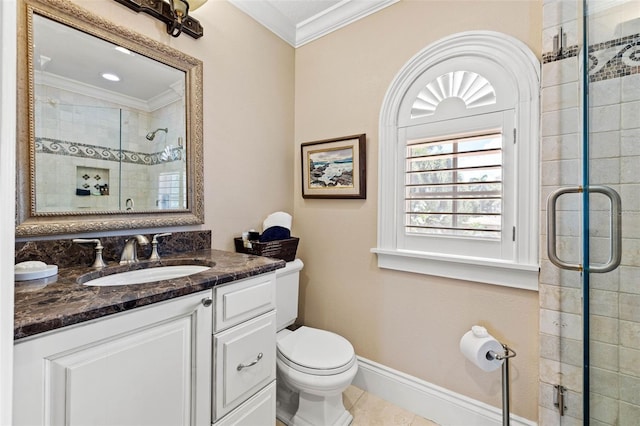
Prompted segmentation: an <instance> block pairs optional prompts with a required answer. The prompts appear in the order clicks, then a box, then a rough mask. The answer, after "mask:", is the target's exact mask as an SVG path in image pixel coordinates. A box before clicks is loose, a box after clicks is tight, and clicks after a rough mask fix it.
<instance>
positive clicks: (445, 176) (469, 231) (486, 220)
mask: <svg viewBox="0 0 640 426" xmlns="http://www.w3.org/2000/svg"><path fill="white" fill-rule="evenodd" d="M406 145H407V148H406V151H407V159H406V164H405V176H406V178H405V191H404V192H405V232H406V233H407V234H416V235H451V236H460V237H464V236H466V237H477V238H486V239H490V240H497V239H500V237H501V233H502V220H501V216H502V132H501V129H496V130H493V131H488V132H487V133H481V134H477V135H466V136H458V137H451V138H444V139H439V138H437V139H418V140H410V141H407V142H406Z"/></svg>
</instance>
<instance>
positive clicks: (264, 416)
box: [215, 382, 276, 426]
mask: <svg viewBox="0 0 640 426" xmlns="http://www.w3.org/2000/svg"><path fill="white" fill-rule="evenodd" d="M275 423H276V382H272V383H271V384H270V385H268V386H267V387H266V388H264V389H262V390H261V391H260V392H258V393H257V394H255V395H254V396H252V397H251V398H249V400H248V401H246V402H245V403H244V404H242V405H241V406H240V407H238V408H237V409H236V410H234V411H232V412H231V413H229V414H228V415H226V416H225V417H224V418H223V419H222V420H220V421H219V422H218V423H215V426H256V425H260V426H269V425H274V424H275Z"/></svg>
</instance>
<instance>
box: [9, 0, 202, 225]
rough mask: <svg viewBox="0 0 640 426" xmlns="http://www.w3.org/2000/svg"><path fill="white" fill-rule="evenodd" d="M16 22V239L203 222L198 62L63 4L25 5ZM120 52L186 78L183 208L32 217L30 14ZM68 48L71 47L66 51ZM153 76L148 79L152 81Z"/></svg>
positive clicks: (61, 0) (40, 1) (41, 0)
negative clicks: (111, 44) (68, 28)
mask: <svg viewBox="0 0 640 426" xmlns="http://www.w3.org/2000/svg"><path fill="white" fill-rule="evenodd" d="M18 4H19V8H20V9H19V11H18V12H19V15H18V16H19V21H18V98H17V103H18V111H17V112H18V114H17V115H18V123H17V124H18V128H17V132H18V133H17V134H18V141H17V146H18V149H17V162H18V164H17V180H16V236H17V237H29V236H43V235H56V234H73V233H82V232H98V231H107V230H115V229H132V228H155V227H167V226H183V225H194V224H201V223H204V199H203V198H204V189H203V148H202V62H201V61H200V60H198V59H196V58H193V57H191V56H188V55H185V54H184V53H182V52H180V51H177V50H175V49H173V48H171V47H168V46H166V45H164V44H162V43H159V42H157V41H155V40H152V39H150V38H148V37H145V36H143V35H141V34H138V33H136V32H134V31H132V30H130V29H128V28H124V27H121V26H118V25H115V24H113V23H111V22H109V21H107V20H105V19H103V18H101V17H99V16H96V15H94V14H92V13H90V12H89V11H87V10H85V9H82V8H80V7H79V6H77V5H75V4H73V3H70V2H68V1H65V0H24V1H22V2H18ZM34 14H38V15H41V16H44V17H46V18H49V19H52V20H55V21H57V22H59V23H62V24H64V25H67V26H69V27H72V28H75V29H77V30H79V31H82V32H85V33H87V34H90V35H93V36H95V37H98V38H100V39H103V40H106V41H109V42H111V43H114V44H116V45H119V46H122V47H125V48H127V49H129V50H131V51H133V52H136V53H138V54H141V55H144V56H146V57H148V58H151V59H154V60H156V61H159V62H161V63H163V64H166V65H168V66H171V67H173V68H175V69H178V70H181V71H183V72H184V73H185V97H186V98H185V105H186V111H185V114H186V117H185V124H186V141H185V146H186V153H187V154H186V171H187V194H186V199H187V204H186V208H185V209H175V210H164V211H157V210H156V211H121V210H114V211H90V212H87V213H81V212H62V213H59V212H37V211H36V209H35V196H36V186H35V128H34V122H35V115H34V114H35V110H34V71H33V70H34V67H33V61H34V58H33V44H32V40H33V26H32V25H33V15H34ZM69 48H72V47H69ZM152 77H153V76H150V78H152Z"/></svg>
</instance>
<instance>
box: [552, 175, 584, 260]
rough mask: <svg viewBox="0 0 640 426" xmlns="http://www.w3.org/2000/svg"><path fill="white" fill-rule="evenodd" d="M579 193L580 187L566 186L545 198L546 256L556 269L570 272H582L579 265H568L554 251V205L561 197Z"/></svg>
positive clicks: (555, 250)
mask: <svg viewBox="0 0 640 426" xmlns="http://www.w3.org/2000/svg"><path fill="white" fill-rule="evenodd" d="M581 192H582V187H581V186H566V187H563V188H559V189H556V190H555V191H553V192H552V193H551V194H549V198H547V255H548V256H549V260H550V261H551V263H553V264H554V265H556V266H557V267H558V268H562V269H568V270H570V271H582V265H581V264H579V263H568V262H565V261H564V260H561V259H560V258H559V257H558V252H557V249H556V205H557V204H558V198H560V196H561V195H564V194H579V193H581Z"/></svg>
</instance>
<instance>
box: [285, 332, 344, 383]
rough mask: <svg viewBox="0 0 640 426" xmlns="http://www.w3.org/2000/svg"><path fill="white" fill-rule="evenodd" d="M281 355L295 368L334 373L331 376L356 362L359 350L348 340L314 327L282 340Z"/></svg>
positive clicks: (291, 334)
mask: <svg viewBox="0 0 640 426" xmlns="http://www.w3.org/2000/svg"><path fill="white" fill-rule="evenodd" d="M278 352H279V353H280V355H282V356H283V357H284V358H285V359H283V361H288V362H286V363H287V364H289V365H290V366H291V367H293V368H297V366H299V367H303V369H305V370H306V369H311V370H331V373H330V374H337V373H340V372H342V371H343V370H346V369H348V368H349V367H351V365H352V364H353V363H354V361H355V351H354V350H353V346H351V343H349V341H348V340H347V339H345V338H344V337H342V336H339V335H337V334H335V333H332V332H330V331H326V330H318V329H315V328H311V327H300V328H299V329H297V330H296V331H294V332H293V333H289V334H287V335H286V336H284V337H283V338H282V339H278ZM325 373H328V371H325Z"/></svg>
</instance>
